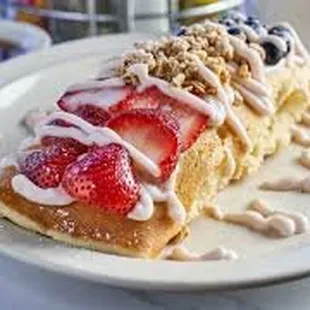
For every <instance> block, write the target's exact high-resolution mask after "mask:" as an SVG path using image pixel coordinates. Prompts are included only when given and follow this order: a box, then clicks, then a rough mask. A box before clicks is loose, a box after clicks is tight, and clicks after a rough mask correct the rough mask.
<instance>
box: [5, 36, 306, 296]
mask: <svg viewBox="0 0 310 310" xmlns="http://www.w3.org/2000/svg"><path fill="white" fill-rule="evenodd" d="M151 36H154V35H151V34H145V33H134V34H130V35H129V34H119V35H106V36H102V37H97V38H90V39H82V40H76V41H73V42H67V43H63V44H59V45H57V46H55V47H52V48H48V49H45V50H41V51H39V52H35V53H32V54H29V55H25V56H20V57H17V58H15V59H12V60H9V61H8V62H5V63H2V64H0V77H1V78H0V88H3V87H5V86H6V85H9V84H10V83H12V82H14V81H16V80H17V79H19V78H22V77H26V76H27V75H30V74H32V73H35V72H37V71H38V70H41V69H44V68H48V67H50V66H52V65H56V64H60V63H61V62H64V61H65V60H66V59H69V58H70V59H72V56H74V57H76V58H78V57H81V58H82V57H84V56H85V55H87V56H92V55H95V54H96V53H97V52H104V50H105V46H108V45H109V44H112V42H114V43H115V41H116V40H115V39H116V38H117V39H118V40H117V41H118V42H122V44H124V42H125V41H126V42H127V43H128V42H134V41H137V40H140V39H145V38H148V37H151ZM100 42H105V44H98V43H100ZM114 43H113V44H114ZM114 45H115V44H114ZM115 48H119V47H118V46H117V47H116V46H115ZM110 50H111V48H110ZM10 225H14V224H10ZM22 230H23V229H22ZM31 234H32V235H33V236H31V238H32V237H35V238H39V237H41V236H39V235H34V233H31ZM70 248H71V247H70ZM290 248H291V251H290V250H289V249H286V250H285V253H284V254H283V251H282V255H281V256H280V254H279V253H278V254H273V255H271V256H270V255H266V256H264V257H256V258H255V259H254V258H251V259H246V260H243V259H241V260H238V261H233V262H210V263H209V262H208V263H206V262H186V263H184V262H171V261H170V262H169V261H156V262H154V261H150V260H143V259H134V258H124V257H119V256H115V255H109V254H102V255H103V257H104V258H103V259H104V261H105V262H106V263H107V264H108V265H109V267H113V268H110V269H111V270H109V268H105V269H103V270H102V272H101V273H100V274H98V273H94V272H92V271H91V270H85V269H83V268H82V267H81V266H79V267H77V266H75V267H72V266H69V267H68V265H64V264H59V263H56V262H55V261H51V260H47V259H46V258H45V259H42V257H40V256H38V254H36V253H31V251H30V252H29V251H25V252H22V251H21V250H17V249H16V248H15V247H14V246H11V247H8V246H5V245H3V244H1V242H0V252H1V253H2V254H5V255H7V256H10V257H12V258H14V259H16V260H18V261H21V262H24V263H27V264H31V265H34V266H37V267H39V268H43V269H45V270H49V271H52V272H57V273H61V274H66V275H69V276H74V277H78V278H83V279H87V280H91V281H95V282H101V283H104V284H108V285H113V286H118V287H125V288H135V289H137V288H138V289H145V288H146V287H147V288H148V289H155V290H165V291H211V290H213V291H214V290H223V289H239V288H249V287H253V286H261V285H271V284H275V283H279V282H284V281H289V280H295V279H300V278H302V277H307V276H309V275H310V262H309V263H308V262H307V259H306V258H307V257H310V244H308V243H307V244H303V245H297V246H293V247H290ZM294 250H295V251H294ZM124 262H125V263H124ZM257 262H259V268H257ZM120 264H125V265H128V267H131V268H129V269H128V271H125V273H124V274H121V273H120V272H117V270H116V269H117V267H118V266H120ZM150 267H152V268H150ZM275 268H276V269H277V270H276V271H275ZM134 270H138V271H140V272H138V273H135V272H134ZM167 270H169V273H168V274H166V272H165V271H167ZM205 272H212V277H208V275H204V273H205ZM223 272H226V273H227V277H226V278H225V277H223ZM240 272H241V273H242V274H243V276H241V277H240V274H238V273H240ZM154 273H156V274H154ZM186 277H187V278H186Z"/></svg>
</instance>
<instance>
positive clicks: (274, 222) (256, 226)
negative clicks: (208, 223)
mask: <svg viewBox="0 0 310 310" xmlns="http://www.w3.org/2000/svg"><path fill="white" fill-rule="evenodd" d="M206 214H207V215H208V216H210V217H212V218H214V219H215V220H217V221H224V222H228V223H232V224H237V225H241V226H245V227H247V228H249V229H252V230H254V231H257V232H260V233H264V234H269V233H273V234H276V235H277V236H278V237H290V236H293V235H295V234H301V233H305V232H306V231H307V230H308V227H309V220H308V218H307V217H306V216H305V215H304V214H302V213H300V212H292V211H290V212H288V211H282V210H279V211H278V210H277V211H275V210H272V209H271V208H269V207H268V206H267V204H266V203H265V202H264V201H262V200H254V201H253V202H252V203H251V204H250V206H249V210H247V211H245V212H240V213H226V214H224V213H223V212H222V211H221V210H220V209H219V207H218V206H210V207H208V208H207V209H206Z"/></svg>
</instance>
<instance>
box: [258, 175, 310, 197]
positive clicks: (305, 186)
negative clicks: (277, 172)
mask: <svg viewBox="0 0 310 310" xmlns="http://www.w3.org/2000/svg"><path fill="white" fill-rule="evenodd" d="M260 189H262V190H266V191H274V192H281V191H295V192H302V193H310V177H305V178H298V177H294V176H290V177H286V178H280V179H277V180H273V181H267V182H264V183H262V184H261V185H260Z"/></svg>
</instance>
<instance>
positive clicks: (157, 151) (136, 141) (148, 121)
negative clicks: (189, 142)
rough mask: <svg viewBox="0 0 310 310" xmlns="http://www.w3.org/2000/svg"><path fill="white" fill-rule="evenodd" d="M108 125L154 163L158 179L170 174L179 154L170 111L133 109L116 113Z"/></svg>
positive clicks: (173, 121) (175, 128) (176, 131)
mask: <svg viewBox="0 0 310 310" xmlns="http://www.w3.org/2000/svg"><path fill="white" fill-rule="evenodd" d="M107 126H108V127H110V128H112V129H113V130H114V131H116V132H117V133H118V134H119V135H120V136H121V137H122V138H123V139H124V140H126V141H127V142H129V143H130V144H132V145H134V146H135V147H136V148H137V149H138V150H140V151H141V152H142V153H144V154H145V155H146V156H147V157H148V158H149V159H151V160H152V161H153V162H154V163H156V164H157V165H158V166H159V167H160V170H161V176H160V178H161V180H166V179H167V178H168V177H169V176H170V174H171V172H172V171H173V170H174V168H175V166H176V163H177V159H178V157H179V142H178V134H179V133H178V124H177V122H176V121H175V119H174V118H173V117H172V116H171V114H170V113H168V112H164V111H160V110H152V109H137V110H132V111H128V112H124V113H121V114H119V115H117V116H115V117H114V118H112V119H111V120H110V121H108V123H107Z"/></svg>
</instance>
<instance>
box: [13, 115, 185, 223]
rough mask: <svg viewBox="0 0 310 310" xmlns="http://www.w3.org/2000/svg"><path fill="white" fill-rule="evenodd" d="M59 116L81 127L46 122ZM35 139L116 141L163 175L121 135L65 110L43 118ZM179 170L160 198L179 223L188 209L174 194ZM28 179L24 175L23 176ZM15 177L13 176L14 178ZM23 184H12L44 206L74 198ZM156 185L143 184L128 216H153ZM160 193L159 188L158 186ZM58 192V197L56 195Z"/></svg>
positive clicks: (167, 183)
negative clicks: (150, 187) (51, 137)
mask: <svg viewBox="0 0 310 310" xmlns="http://www.w3.org/2000/svg"><path fill="white" fill-rule="evenodd" d="M56 119H58V120H59V119H60V120H64V121H67V122H70V123H71V124H73V125H75V126H76V127H78V128H75V127H70V128H66V130H64V128H62V127H58V126H50V125H47V124H49V123H51V122H52V121H53V120H56ZM35 133H36V139H37V140H38V141H37V142H39V141H40V140H41V138H42V137H44V136H46V135H51V136H60V137H69V138H73V139H76V140H78V141H80V142H81V143H83V144H85V145H92V144H94V143H96V144H97V145H105V144H108V143H112V142H116V143H119V144H121V145H123V146H124V147H125V148H126V149H127V150H128V151H129V153H130V154H131V156H132V158H133V159H134V160H135V161H137V163H138V164H140V165H141V166H143V167H144V169H145V170H146V171H149V172H150V173H152V174H153V175H154V176H159V175H160V169H159V168H158V167H157V165H156V164H154V163H153V162H152V161H151V160H150V159H148V158H147V157H146V156H145V155H144V154H143V153H141V152H140V151H139V150H137V149H136V148H135V147H134V146H133V145H131V144H129V143H127V142H126V141H125V140H123V139H122V138H121V137H120V136H118V135H117V134H116V133H115V132H114V131H112V130H111V129H109V128H107V127H105V128H98V127H95V126H93V125H91V124H89V123H88V122H86V121H84V120H83V119H81V118H79V117H77V116H75V115H73V114H70V113H66V112H55V113H54V114H52V115H50V116H48V117H46V118H44V120H43V121H42V122H40V124H39V125H38V126H37V127H36V128H35ZM177 172H178V169H175V171H174V172H173V173H172V175H171V176H170V178H169V180H168V181H167V182H166V184H164V186H163V187H164V190H163V192H162V195H161V199H163V198H165V199H164V200H161V199H160V201H167V203H168V207H169V208H168V213H169V215H170V216H171V218H173V219H174V220H175V221H176V222H179V223H183V222H184V221H185V219H186V211H185V209H184V206H183V205H182V203H181V202H180V200H179V199H178V197H177V195H176V194H175V192H174V190H175V183H176V174H177ZM21 177H24V176H22V175H20V176H18V180H20V179H21ZM24 179H25V177H24ZM13 180H14V178H13ZM25 184H26V185H27V186H26V185H25V186H24V187H21V186H20V182H19V183H16V181H12V187H13V189H14V191H15V192H17V193H19V194H21V195H22V196H24V197H26V198H27V199H28V200H31V201H35V200H34V199H36V201H37V202H39V203H42V204H44V205H66V204H68V203H72V201H73V200H72V199H71V200H70V201H69V200H66V199H63V195H62V192H61V191H60V190H59V189H45V190H43V189H40V188H39V187H37V186H36V185H35V184H33V183H32V182H30V181H29V180H28V181H27V180H26V181H25ZM152 186H153V191H150V190H149V188H148V187H147V186H144V185H142V186H141V192H140V195H141V196H140V200H139V201H138V203H137V205H136V206H135V208H134V209H133V211H132V212H130V213H129V214H128V217H129V218H131V219H134V220H137V221H146V220H148V219H150V218H151V217H152V215H153V213H154V201H157V199H156V198H158V196H156V195H153V193H154V191H155V188H156V187H155V186H154V185H152ZM156 190H157V192H159V191H160V189H156ZM58 194H59V196H57V195H58Z"/></svg>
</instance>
